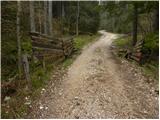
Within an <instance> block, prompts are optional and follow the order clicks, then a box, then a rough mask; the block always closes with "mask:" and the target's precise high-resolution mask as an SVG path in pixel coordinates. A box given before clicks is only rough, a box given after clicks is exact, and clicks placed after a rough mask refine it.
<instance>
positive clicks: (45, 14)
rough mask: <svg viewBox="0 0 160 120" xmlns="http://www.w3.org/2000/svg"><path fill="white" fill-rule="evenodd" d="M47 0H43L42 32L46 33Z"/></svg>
mask: <svg viewBox="0 0 160 120" xmlns="http://www.w3.org/2000/svg"><path fill="white" fill-rule="evenodd" d="M47 16H48V15H47V1H44V34H46V35H47V33H48V32H47Z"/></svg>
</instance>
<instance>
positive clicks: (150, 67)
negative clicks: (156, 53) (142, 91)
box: [142, 61, 159, 80]
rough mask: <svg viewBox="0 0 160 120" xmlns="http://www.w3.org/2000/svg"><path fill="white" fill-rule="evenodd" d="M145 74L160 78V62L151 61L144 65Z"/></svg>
mask: <svg viewBox="0 0 160 120" xmlns="http://www.w3.org/2000/svg"><path fill="white" fill-rule="evenodd" d="M142 69H143V72H144V73H145V75H147V76H149V77H152V78H153V79H156V80H158V79H159V63H158V61H150V62H149V63H146V64H144V65H143V67H142Z"/></svg>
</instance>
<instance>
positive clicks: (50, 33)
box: [48, 1, 53, 36]
mask: <svg viewBox="0 0 160 120" xmlns="http://www.w3.org/2000/svg"><path fill="white" fill-rule="evenodd" d="M48 17H49V35H51V36H53V31H52V1H49V6H48Z"/></svg>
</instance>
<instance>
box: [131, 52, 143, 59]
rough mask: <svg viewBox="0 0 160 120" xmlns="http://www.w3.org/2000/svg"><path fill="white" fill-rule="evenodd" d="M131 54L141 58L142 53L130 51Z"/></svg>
mask: <svg viewBox="0 0 160 120" xmlns="http://www.w3.org/2000/svg"><path fill="white" fill-rule="evenodd" d="M132 55H133V56H135V57H138V58H141V57H142V53H140V52H139V53H132Z"/></svg>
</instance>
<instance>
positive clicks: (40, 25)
mask: <svg viewBox="0 0 160 120" xmlns="http://www.w3.org/2000/svg"><path fill="white" fill-rule="evenodd" d="M38 6H39V9H38V13H39V15H38V18H39V33H40V34H41V33H42V21H41V1H39V2H38Z"/></svg>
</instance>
